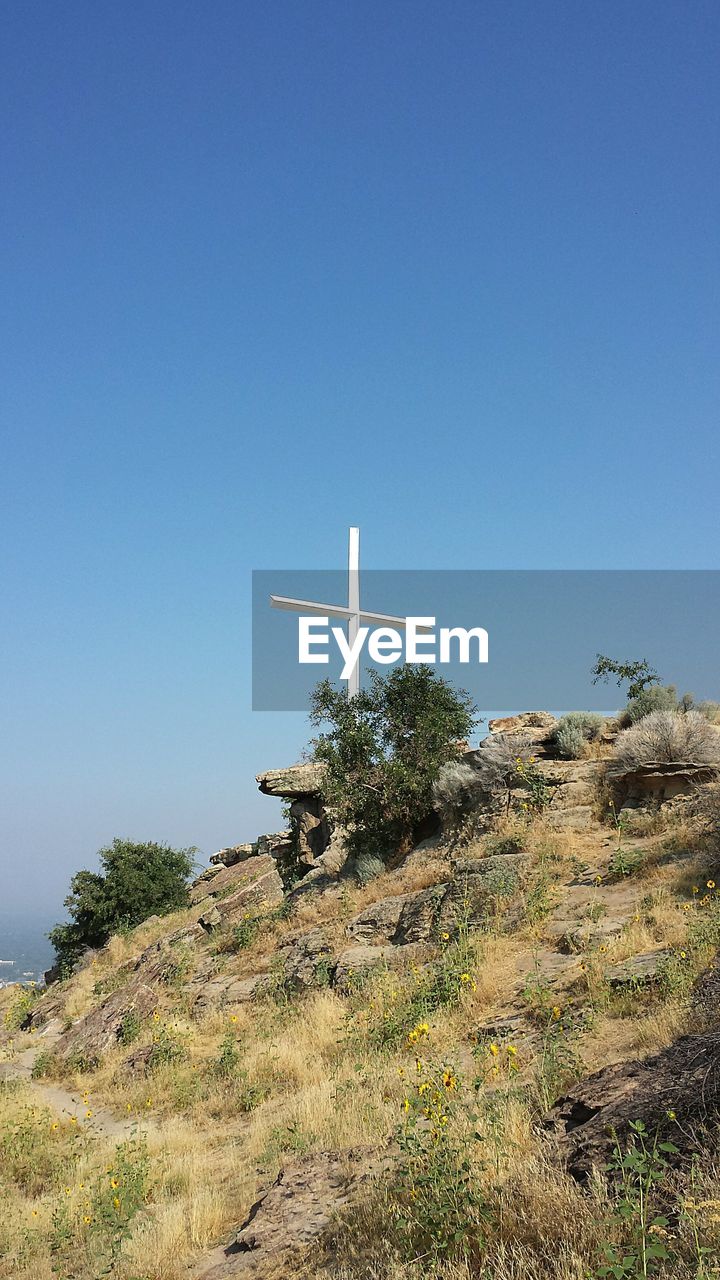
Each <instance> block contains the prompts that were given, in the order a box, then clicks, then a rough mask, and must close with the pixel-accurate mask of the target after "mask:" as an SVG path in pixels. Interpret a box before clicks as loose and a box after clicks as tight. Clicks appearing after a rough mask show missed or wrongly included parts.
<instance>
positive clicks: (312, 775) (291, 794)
mask: <svg viewBox="0 0 720 1280" xmlns="http://www.w3.org/2000/svg"><path fill="white" fill-rule="evenodd" d="M324 774H325V765H324V764H318V763H316V762H315V761H308V762H307V763H303V764H292V765H289V766H288V768H286V769H266V770H265V772H264V773H258V774H257V775H256V778H255V781H256V782H257V784H258V786H259V788H260V790H261V791H262V793H263V795H266V796H282V797H283V798H285V799H287V800H295V799H298V798H299V797H302V796H319V795H321V794H322V780H323V777H324Z"/></svg>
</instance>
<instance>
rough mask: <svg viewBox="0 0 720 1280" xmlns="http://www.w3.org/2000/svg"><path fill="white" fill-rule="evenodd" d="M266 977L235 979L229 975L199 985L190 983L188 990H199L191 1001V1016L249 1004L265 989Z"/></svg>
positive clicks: (255, 974) (256, 974) (259, 974)
mask: <svg viewBox="0 0 720 1280" xmlns="http://www.w3.org/2000/svg"><path fill="white" fill-rule="evenodd" d="M267 984H268V977H267V974H264V973H254V974H252V976H251V977H249V978H235V977H233V976H232V975H230V974H222V975H217V976H215V977H212V978H208V979H206V980H205V981H203V982H200V983H192V984H191V987H190V990H191V991H192V990H194V989H195V988H196V987H198V988H199V990H198V994H197V996H196V997H195V1000H194V1001H193V1005H192V1010H193V1016H194V1017H198V1016H200V1015H201V1014H203V1013H205V1012H207V1011H208V1010H210V1009H217V1008H224V1007H225V1006H227V1005H238V1004H249V1003H250V1001H251V1000H253V999H254V998H255V997H256V996H259V995H260V994H261V993H262V992H263V991H264V990H265V989H266V987H267Z"/></svg>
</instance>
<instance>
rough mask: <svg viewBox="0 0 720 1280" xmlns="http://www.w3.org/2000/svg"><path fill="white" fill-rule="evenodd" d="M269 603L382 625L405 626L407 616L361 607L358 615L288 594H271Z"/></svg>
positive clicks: (428, 628) (345, 609) (323, 615)
mask: <svg viewBox="0 0 720 1280" xmlns="http://www.w3.org/2000/svg"><path fill="white" fill-rule="evenodd" d="M270 604H271V605H272V607H273V609H288V610H290V611H291V612H293V613H312V614H316V615H318V616H320V617H323V618H325V617H331V618H345V619H347V618H354V617H356V616H359V617H360V620H361V621H362V622H370V623H372V624H373V625H382V624H383V623H387V624H388V625H389V626H393V627H405V626H407V618H395V617H393V616H392V614H389V613H368V612H367V611H366V610H365V609H361V610H360V613H359V615H356V614H355V610H354V609H348V608H347V607H346V606H345V605H342V604H316V603H315V602H314V601H312V600H293V599H292V598H291V597H290V596H271V597H270ZM416 630H417V631H418V633H425V632H430V631H432V627H423V626H418V627H416Z"/></svg>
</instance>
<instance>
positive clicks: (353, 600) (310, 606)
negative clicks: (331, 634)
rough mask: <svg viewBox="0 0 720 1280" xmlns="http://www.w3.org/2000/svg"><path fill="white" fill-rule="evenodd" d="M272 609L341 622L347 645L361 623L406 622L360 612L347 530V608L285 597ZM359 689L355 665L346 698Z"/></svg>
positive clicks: (356, 553) (353, 543) (354, 538)
mask: <svg viewBox="0 0 720 1280" xmlns="http://www.w3.org/2000/svg"><path fill="white" fill-rule="evenodd" d="M270 604H271V605H272V607H273V609H291V610H293V611H295V612H296V613H313V614H321V615H322V616H323V617H328V616H329V617H333V618H344V619H345V620H346V621H347V627H348V643H349V644H350V645H352V644H354V642H355V639H356V637H357V633H358V630H359V628H360V623H361V622H370V623H372V624H382V623H392V625H393V626H394V627H404V626H406V624H407V619H406V618H394V617H392V616H391V615H390V614H387V613H368V612H367V610H366V609H361V608H360V530H359V529H356V528H351V529H350V537H349V541H348V602H347V608H346V607H345V606H344V605H342V604H316V603H315V601H313V600H293V599H291V598H290V597H289V596H271V597H270ZM417 630H418V631H429V630H430V628H429V627H422V626H418V627H417ZM359 689H360V663H359V662H358V663H356V664H355V667H354V669H353V671H352V672H351V673H350V676H349V677H348V681H347V694H348V698H354V697H355V694H356V693H358V691H359Z"/></svg>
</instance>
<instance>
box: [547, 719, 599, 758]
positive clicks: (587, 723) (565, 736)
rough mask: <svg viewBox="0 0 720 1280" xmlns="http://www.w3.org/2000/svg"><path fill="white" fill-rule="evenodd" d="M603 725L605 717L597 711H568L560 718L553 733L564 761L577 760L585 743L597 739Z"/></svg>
mask: <svg viewBox="0 0 720 1280" xmlns="http://www.w3.org/2000/svg"><path fill="white" fill-rule="evenodd" d="M604 725H605V717H604V716H601V715H599V713H598V712H597V711H569V712H568V714H567V715H565V716H561V717H560V719H559V720H558V723H557V727H556V729H555V731H554V733H553V741H554V742H555V746H556V747H557V749H558V753H559V754H560V755H561V756H562V757H563V758H564V759H565V760H579V758H580V756H581V755H582V754H583V753H584V751H585V743H586V742H594V740H595V739H596V738H599V737H600V734H601V733H602V731H603V728H604Z"/></svg>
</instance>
